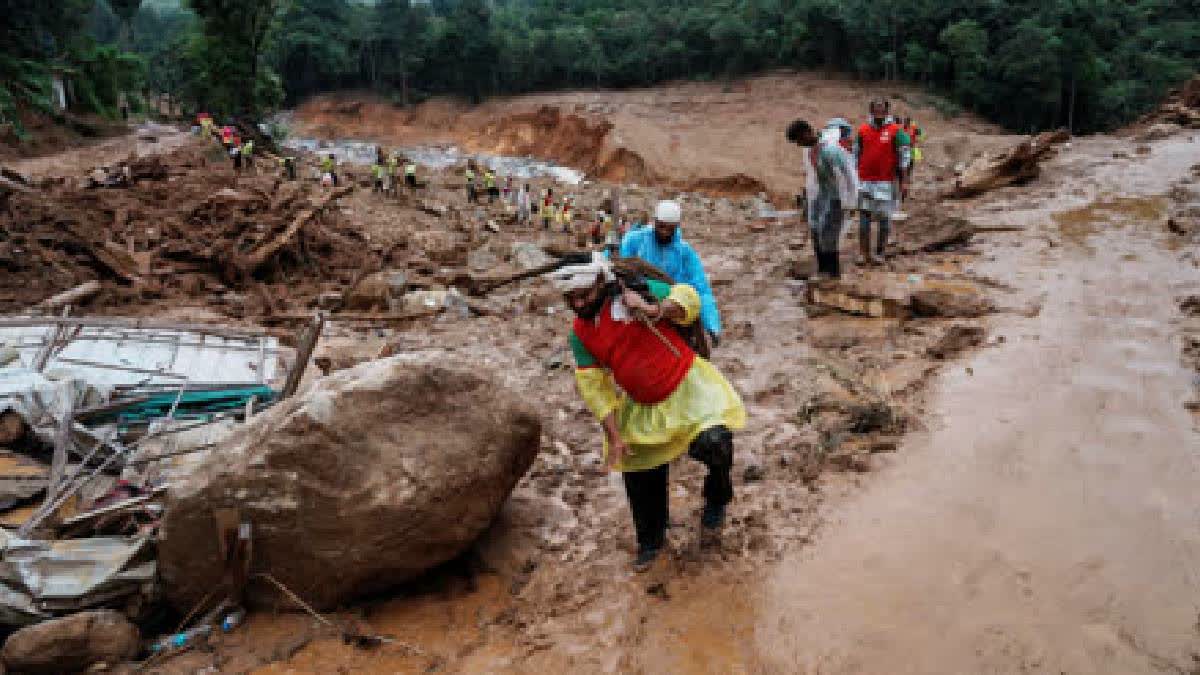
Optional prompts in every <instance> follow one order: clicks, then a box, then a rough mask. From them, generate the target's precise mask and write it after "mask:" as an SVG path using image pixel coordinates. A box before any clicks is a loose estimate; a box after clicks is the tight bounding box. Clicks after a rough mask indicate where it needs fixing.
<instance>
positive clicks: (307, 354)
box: [279, 312, 325, 400]
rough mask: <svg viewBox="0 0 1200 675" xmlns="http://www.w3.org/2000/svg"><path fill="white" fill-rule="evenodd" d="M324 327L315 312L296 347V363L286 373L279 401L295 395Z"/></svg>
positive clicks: (323, 318) (322, 320)
mask: <svg viewBox="0 0 1200 675" xmlns="http://www.w3.org/2000/svg"><path fill="white" fill-rule="evenodd" d="M324 326H325V317H324V316H323V315H322V314H321V313H320V312H317V313H316V314H315V315H314V316H313V317H312V321H311V323H309V324H308V326H306V327H305V330H304V332H303V334H302V335H301V336H300V340H299V341H298V344H297V347H296V363H295V364H294V365H293V366H292V369H291V370H290V371H288V376H287V381H286V382H284V385H283V391H281V392H280V393H279V398H280V400H283V399H285V398H288V397H289V396H291V395H292V394H295V393H296V390H297V389H299V388H300V379H301V378H302V377H304V371H305V369H306V368H308V362H309V360H310V359H311V358H312V353H313V350H314V349H316V347H317V341H318V340H320V339H321V329H322V328H324Z"/></svg>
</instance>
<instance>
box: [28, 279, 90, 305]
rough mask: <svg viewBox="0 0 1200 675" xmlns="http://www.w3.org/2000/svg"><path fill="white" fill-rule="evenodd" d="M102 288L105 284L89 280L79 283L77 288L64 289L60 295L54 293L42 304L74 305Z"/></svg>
mask: <svg viewBox="0 0 1200 675" xmlns="http://www.w3.org/2000/svg"><path fill="white" fill-rule="evenodd" d="M101 288H103V286H102V285H101V284H100V282H99V281H88V282H85V283H82V284H79V285H78V286H76V287H75V288H72V289H70V290H66V291H63V292H62V293H59V294H58V295H53V296H51V297H49V298H46V299H45V300H43V301H42V302H41V303H40V306H41V307H46V308H49V309H58V308H59V307H64V306H66V305H74V304H76V303H78V302H81V301H83V300H87V299H88V298H91V297H92V296H94V295H96V294H97V293H99V292H100V289H101Z"/></svg>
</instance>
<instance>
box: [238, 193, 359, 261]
mask: <svg viewBox="0 0 1200 675" xmlns="http://www.w3.org/2000/svg"><path fill="white" fill-rule="evenodd" d="M353 189H354V187H353V186H350V185H346V186H343V187H340V188H336V189H334V190H331V191H330V192H327V193H325V194H324V195H322V196H321V197H320V198H318V199H317V200H315V201H314V202H313V203H312V204H311V205H310V206H309V207H308V208H306V209H304V210H303V211H301V212H300V213H299V214H297V216H296V217H295V218H294V219H293V220H292V223H291V224H290V225H288V226H287V228H285V229H284V230H283V231H282V232H280V233H279V234H278V235H276V236H275V237H272V238H271V239H270V240H269V241H267V242H264V243H262V244H260V245H259V246H257V247H256V248H255V249H254V250H252V251H251V252H250V253H248V254H246V255H245V256H243V257H242V259H241V260H240V261H239V264H238V266H239V267H240V268H241V269H243V270H245V271H247V272H253V271H254V270H256V269H258V268H259V267H260V266H261V265H262V264H263V263H265V262H266V261H268V260H270V259H271V257H272V256H274V255H275V254H276V253H278V252H279V249H281V248H283V247H284V246H286V245H287V244H288V243H290V242H291V241H292V239H293V238H294V237H295V236H296V233H298V232H299V231H300V230H301V229H303V228H304V226H305V225H307V224H308V223H309V222H310V221H312V219H313V218H315V217H316V216H317V214H319V213H320V212H321V210H322V209H324V208H325V207H326V206H329V204H330V203H331V202H333V201H334V200H336V199H338V198H340V197H344V196H345V195H348V194H350V192H351V191H352V190H353Z"/></svg>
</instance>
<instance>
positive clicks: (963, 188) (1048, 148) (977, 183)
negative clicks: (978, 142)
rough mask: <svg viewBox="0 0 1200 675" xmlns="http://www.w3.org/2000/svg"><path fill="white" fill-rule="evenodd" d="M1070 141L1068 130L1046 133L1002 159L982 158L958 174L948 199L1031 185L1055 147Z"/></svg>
mask: <svg viewBox="0 0 1200 675" xmlns="http://www.w3.org/2000/svg"><path fill="white" fill-rule="evenodd" d="M1070 138H1071V134H1070V132H1068V131H1067V130H1066V129H1058V130H1056V131H1045V132H1042V133H1040V134H1038V135H1037V136H1034V137H1032V138H1027V139H1025V140H1024V141H1021V142H1020V143H1018V144H1017V145H1016V146H1015V147H1013V148H1011V149H1010V150H1008V151H1007V152H1004V153H1002V154H1000V155H999V156H995V157H981V158H980V159H978V160H976V161H975V162H972V163H971V164H970V165H968V166H966V167H965V168H963V169H962V170H961V171H956V172H955V173H956V174H957V175H956V176H955V179H954V187H953V188H952V189H951V190H950V192H949V193H947V194H946V197H950V198H957V199H961V198H964V197H974V196H976V195H979V194H983V193H984V192H987V191H988V190H994V189H996V188H1000V187H1007V186H1009V185H1020V184H1022V183H1026V182H1028V181H1031V180H1033V179H1034V178H1037V177H1038V175H1039V174H1040V173H1041V166H1040V165H1041V163H1042V162H1043V161H1045V160H1047V159H1049V158H1050V157H1053V156H1054V148H1055V146H1056V145H1058V144H1060V143H1065V142H1066V141H1068V140H1070Z"/></svg>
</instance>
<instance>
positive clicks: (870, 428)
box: [846, 401, 896, 434]
mask: <svg viewBox="0 0 1200 675" xmlns="http://www.w3.org/2000/svg"><path fill="white" fill-rule="evenodd" d="M846 412H847V413H848V415H849V429H850V431H852V432H854V433H856V434H869V433H871V432H874V431H885V430H888V429H891V428H892V427H893V426H894V425H895V422H896V418H895V415H894V414H893V412H892V409H891V408H890V407H888V405H887V404H886V403H884V402H882V401H875V402H872V403H868V404H866V405H852V406H849V407H848V408H847V409H846Z"/></svg>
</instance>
